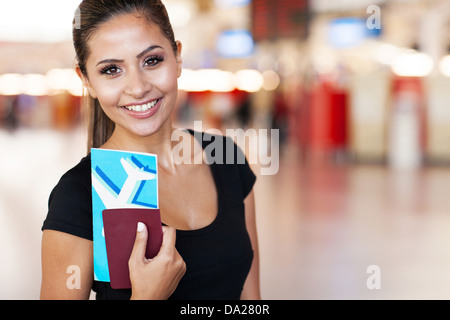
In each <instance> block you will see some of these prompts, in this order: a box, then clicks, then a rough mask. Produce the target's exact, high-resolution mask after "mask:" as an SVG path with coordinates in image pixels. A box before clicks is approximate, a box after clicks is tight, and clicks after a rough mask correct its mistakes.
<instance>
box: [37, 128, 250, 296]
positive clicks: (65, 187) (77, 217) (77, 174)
mask: <svg viewBox="0 0 450 320" xmlns="http://www.w3.org/2000/svg"><path fill="white" fill-rule="evenodd" d="M190 133H191V134H194V132H193V131H190ZM195 136H196V137H199V136H200V137H201V143H202V147H203V149H205V148H206V150H205V151H209V152H210V153H211V155H210V159H211V160H213V161H209V163H210V168H211V172H212V175H213V177H214V182H215V185H216V188H217V194H218V213H217V217H216V219H215V220H214V221H213V222H212V223H211V224H210V225H208V226H206V227H204V228H201V229H198V230H192V231H187V230H177V239H176V245H175V246H176V248H177V250H178V252H179V253H180V255H181V256H182V257H183V259H184V261H185V262H186V266H187V271H186V274H185V275H184V277H183V278H182V279H181V281H180V283H179V285H178V287H177V289H176V290H175V292H174V293H173V294H172V296H171V297H170V299H184V300H187V299H226V300H228V299H230V300H231V299H239V298H240V295H241V292H242V288H243V285H244V282H245V280H246V278H247V275H248V272H249V270H250V266H251V263H252V261H253V251H252V247H251V242H250V238H249V235H248V233H247V229H246V226H245V207H244V202H243V201H244V199H245V197H246V196H247V195H248V194H249V193H250V191H251V190H252V188H253V185H254V183H255V180H256V176H255V175H254V173H253V172H252V171H251V169H250V167H249V165H248V163H247V160H246V159H245V158H244V156H243V154H242V151H241V150H240V149H239V148H238V147H237V146H236V145H235V144H234V142H233V140H232V139H230V138H226V137H222V136H214V135H209V134H206V133H204V134H201V133H195ZM217 139H219V140H217ZM214 142H216V143H214ZM217 142H221V143H217ZM208 146H210V147H209V148H208ZM220 146H223V150H224V153H223V157H222V155H219V154H217V153H215V152H211V150H213V149H215V148H219V147H220ZM227 146H228V147H230V146H231V147H232V149H233V152H234V157H233V158H231V159H228V161H226V160H227V153H226V152H227ZM206 153H207V154H208V152H206ZM219 156H220V157H219ZM229 156H230V154H229ZM221 158H222V159H221ZM241 159H244V160H245V162H244V163H242V160H241ZM90 160H91V158H90V155H88V156H86V157H85V158H83V159H82V160H81V161H80V163H79V164H78V165H76V166H75V167H74V168H72V169H71V170H69V171H68V172H67V173H65V174H64V175H63V176H62V177H61V179H60V181H59V182H58V184H57V185H56V187H55V188H54V189H53V191H52V192H51V194H50V197H49V211H48V214H47V218H46V220H45V221H44V224H43V227H42V230H45V229H51V230H57V231H61V232H65V233H69V234H72V235H75V236H78V237H81V238H85V239H88V240H92V194H91V162H90ZM231 160H233V161H231ZM211 162H213V163H211ZM230 162H232V163H231V164H230ZM92 289H93V290H94V291H95V292H96V293H97V295H96V298H97V299H129V298H130V297H131V290H130V289H121V290H117V289H112V288H111V286H110V284H109V282H99V281H94V284H93V288H92Z"/></svg>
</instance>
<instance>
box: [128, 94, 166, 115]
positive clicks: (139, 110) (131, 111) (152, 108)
mask: <svg viewBox="0 0 450 320" xmlns="http://www.w3.org/2000/svg"><path fill="white" fill-rule="evenodd" d="M162 100H163V99H162V98H159V99H156V100H153V101H150V102H148V103H144V104H138V105H129V106H124V107H122V108H123V109H124V110H125V112H126V113H127V114H128V115H129V116H131V117H133V118H136V119H147V118H150V117H152V116H153V115H154V114H155V113H156V112H157V111H158V110H159V108H160V107H161V104H162Z"/></svg>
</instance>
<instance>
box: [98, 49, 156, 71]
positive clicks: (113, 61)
mask: <svg viewBox="0 0 450 320" xmlns="http://www.w3.org/2000/svg"><path fill="white" fill-rule="evenodd" d="M155 49H162V47H161V46H158V45H154V46H150V47H148V48H147V49H145V50H144V51H142V52H141V53H139V54H138V55H137V56H136V58H137V59H140V58H142V57H143V56H144V55H146V54H147V53H149V52H150V51H153V50H155ZM123 61H124V60H120V59H105V60H102V61H100V62H99V63H97V66H98V65H100V64H102V63H122V62H123Z"/></svg>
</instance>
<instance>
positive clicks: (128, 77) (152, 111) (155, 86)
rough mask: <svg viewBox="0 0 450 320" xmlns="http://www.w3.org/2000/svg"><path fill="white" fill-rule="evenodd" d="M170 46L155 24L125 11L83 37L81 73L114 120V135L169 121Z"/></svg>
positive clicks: (143, 131) (175, 72)
mask: <svg viewBox="0 0 450 320" xmlns="http://www.w3.org/2000/svg"><path fill="white" fill-rule="evenodd" d="M177 44H178V50H177V52H174V50H173V47H172V45H171V42H170V41H169V40H168V39H167V38H166V37H165V36H164V35H163V34H162V33H161V31H160V29H159V27H158V26H157V25H156V24H154V23H151V22H148V21H147V20H146V19H145V18H144V17H139V16H137V15H133V14H125V15H120V16H117V17H114V18H112V19H110V20H109V21H107V22H105V23H103V24H101V25H100V26H99V28H98V29H97V30H96V31H95V32H94V33H93V35H92V36H91V38H90V39H89V42H88V46H89V52H90V55H89V57H88V59H87V61H86V72H87V76H85V75H82V74H81V71H80V70H78V74H79V75H80V76H81V78H82V80H83V83H84V85H85V86H86V88H87V89H88V90H89V93H90V94H91V96H92V97H94V98H97V99H98V101H99V102H100V105H101V106H102V109H103V111H104V112H105V114H106V115H107V116H108V117H109V118H110V119H111V120H112V121H113V122H114V123H115V124H116V127H115V131H114V135H119V134H120V135H126V136H127V137H128V138H129V137H132V136H137V137H146V136H150V135H152V134H154V133H155V132H158V130H160V129H161V128H163V127H165V126H170V117H171V113H172V110H173V107H174V105H175V103H176V99H177V92H178V84H177V78H178V77H179V76H180V75H181V63H179V61H178V60H179V57H180V54H181V44H180V43H177Z"/></svg>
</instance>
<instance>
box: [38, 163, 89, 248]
mask: <svg viewBox="0 0 450 320" xmlns="http://www.w3.org/2000/svg"><path fill="white" fill-rule="evenodd" d="M90 163H91V161H90V155H88V156H86V157H84V158H82V159H81V161H80V162H79V163H78V164H76V165H75V166H74V167H72V168H71V169H69V170H68V171H67V172H66V173H64V174H63V175H62V177H61V179H60V180H59V182H58V183H57V185H56V186H55V187H54V188H53V190H52V192H51V193H50V196H49V201H48V213H47V217H46V219H45V221H44V224H43V227H42V230H44V229H52V230H57V231H61V232H66V233H69V234H72V235H76V236H79V237H82V238H85V239H88V240H92V207H91V202H92V194H91V174H90V171H91V170H90V167H91V166H90Z"/></svg>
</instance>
